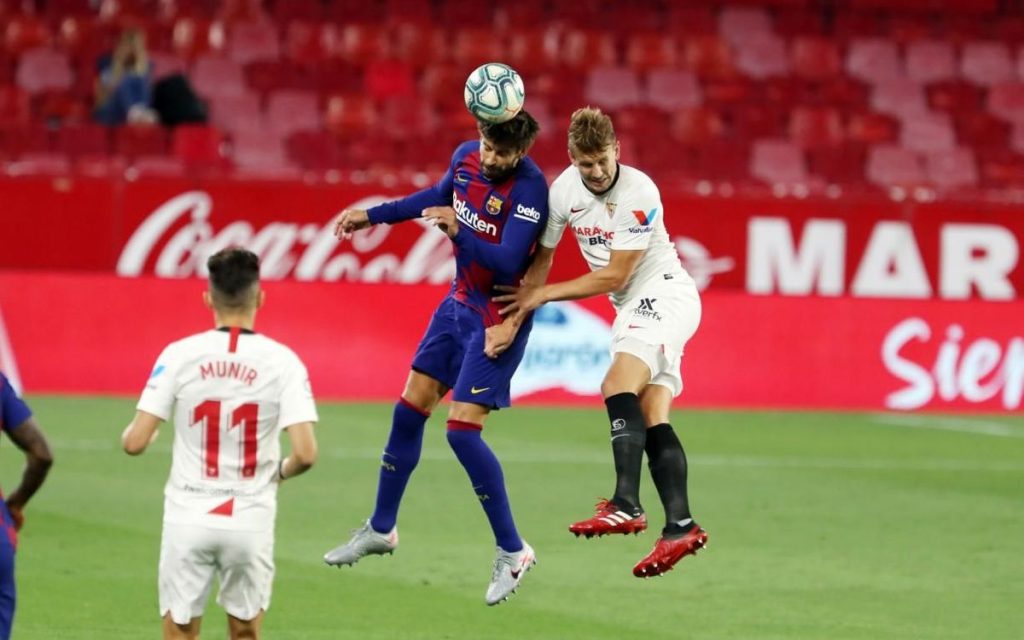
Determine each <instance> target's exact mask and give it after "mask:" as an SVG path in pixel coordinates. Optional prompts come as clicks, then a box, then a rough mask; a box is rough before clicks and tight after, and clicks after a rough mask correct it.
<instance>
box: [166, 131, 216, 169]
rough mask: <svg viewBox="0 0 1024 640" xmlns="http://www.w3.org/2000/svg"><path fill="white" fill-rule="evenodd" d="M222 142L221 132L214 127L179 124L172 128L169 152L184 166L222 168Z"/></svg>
mask: <svg viewBox="0 0 1024 640" xmlns="http://www.w3.org/2000/svg"><path fill="white" fill-rule="evenodd" d="M223 143H224V139H223V136H222V135H221V132H220V131H219V130H217V129H216V128H214V127H208V126H205V125H181V126H179V127H177V128H176V129H175V130H174V135H173V138H172V140H171V153H172V154H173V155H174V156H175V157H176V158H178V159H179V160H181V161H182V162H183V163H184V164H185V166H186V167H196V168H222V167H224V166H225V158H224V153H223V148H222V147H223Z"/></svg>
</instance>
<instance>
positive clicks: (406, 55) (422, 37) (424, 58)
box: [373, 14, 465, 80]
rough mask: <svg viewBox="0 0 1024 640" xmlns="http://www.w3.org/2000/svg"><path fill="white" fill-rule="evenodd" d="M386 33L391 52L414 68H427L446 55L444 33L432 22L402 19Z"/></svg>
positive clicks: (446, 43)
mask: <svg viewBox="0 0 1024 640" xmlns="http://www.w3.org/2000/svg"><path fill="white" fill-rule="evenodd" d="M392 15H394V14H392ZM373 28H374V29H378V27H373ZM386 35H387V36H388V38H389V41H390V46H391V49H392V53H393V54H394V55H395V56H396V57H397V58H398V59H400V60H402V61H404V62H406V63H408V64H410V65H412V66H413V67H414V68H416V69H424V70H429V69H430V67H432V66H433V65H435V64H437V63H439V62H440V61H442V60H444V59H445V58H446V57H447V52H448V48H449V46H448V41H447V38H446V34H445V32H443V31H442V30H441V29H440V28H438V27H436V26H435V25H433V24H430V23H426V24H423V23H417V22H412V21H408V20H404V21H402V22H398V23H397V24H395V25H393V26H392V27H391V28H390V29H388V32H387V34H386ZM463 80H465V78H463Z"/></svg>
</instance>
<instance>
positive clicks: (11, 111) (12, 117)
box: [0, 85, 32, 128]
mask: <svg viewBox="0 0 1024 640" xmlns="http://www.w3.org/2000/svg"><path fill="white" fill-rule="evenodd" d="M31 117H32V115H31V111H30V104H29V98H28V93H26V92H25V90H24V89H21V88H20V87H15V86H12V85H0V128H3V127H16V126H20V125H25V124H28V122H29V120H30V119H31Z"/></svg>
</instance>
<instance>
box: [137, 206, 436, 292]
mask: <svg viewBox="0 0 1024 640" xmlns="http://www.w3.org/2000/svg"><path fill="white" fill-rule="evenodd" d="M383 200H385V198H383V197H380V196H373V197H369V198H363V199H361V200H359V201H357V202H354V203H352V204H350V205H347V207H343V208H355V209H363V208H366V207H370V206H373V205H375V204H378V203H380V202H382V201H383ZM414 222H415V223H418V224H419V226H420V228H421V233H420V235H419V236H418V237H417V239H416V240H415V242H414V243H413V245H412V247H411V248H410V249H409V250H408V251H407V252H406V253H405V254H404V255H398V254H395V253H389V252H387V251H385V250H383V249H382V245H383V244H384V241H385V240H386V239H387V237H388V235H389V234H390V233H391V229H392V228H391V227H390V226H388V225H378V226H375V227H371V228H369V229H365V230H363V231H359V232H357V233H355V234H354V235H353V236H352V239H351V241H347V242H344V243H339V242H338V240H337V239H336V238H335V237H334V235H333V233H332V230H333V229H332V225H331V221H330V220H326V221H325V222H324V223H323V224H316V223H296V222H286V221H272V222H269V223H267V224H265V225H264V226H263V227H262V228H256V227H255V226H254V225H253V224H252V223H251V222H249V221H247V220H235V221H232V222H229V223H227V224H224V225H223V226H221V227H220V228H219V229H218V228H217V227H215V226H214V220H213V199H212V198H211V197H210V195H209V194H208V193H206V192H205V191H188V192H186V193H182V194H180V195H177V196H174V197H173V198H171V199H170V200H168V201H167V202H165V203H164V204H162V205H160V206H159V207H157V208H156V209H155V210H154V211H153V212H152V213H150V214H149V215H148V216H147V217H146V218H145V220H143V221H142V223H141V224H140V225H139V226H138V228H137V229H136V230H135V232H134V233H132V236H131V238H129V239H128V242H127V243H125V246H124V249H122V251H121V255H120V257H119V258H118V261H117V274H118V275H120V276H124V277H137V276H139V275H141V274H142V273H144V272H145V270H146V265H147V264H148V263H150V262H152V264H153V273H154V274H155V275H157V276H160V277H164V278H188V277H192V276H200V277H206V276H207V272H206V260H207V258H209V256H211V255H212V254H214V253H216V252H217V251H219V250H221V249H223V248H224V247H227V246H242V247H245V248H247V249H249V250H251V251H253V252H254V253H256V254H257V255H259V256H260V261H261V269H260V273H261V275H262V277H264V278H266V279H268V280H281V279H284V278H294V279H296V280H303V281H312V280H324V281H330V282H334V281H339V280H344V281H348V282H394V283H404V284H413V283H421V282H425V283H430V284H439V283H444V282H448V281H450V280H451V279H452V278H453V277H454V275H455V261H454V258H453V253H452V246H451V242H449V240H448V237H447V236H446V235H444V234H443V233H439V232H438V231H437V230H436V229H432V228H431V227H429V226H428V225H427V224H426V223H424V222H422V221H420V220H415V221H414ZM183 223H184V224H183ZM154 256H155V258H154Z"/></svg>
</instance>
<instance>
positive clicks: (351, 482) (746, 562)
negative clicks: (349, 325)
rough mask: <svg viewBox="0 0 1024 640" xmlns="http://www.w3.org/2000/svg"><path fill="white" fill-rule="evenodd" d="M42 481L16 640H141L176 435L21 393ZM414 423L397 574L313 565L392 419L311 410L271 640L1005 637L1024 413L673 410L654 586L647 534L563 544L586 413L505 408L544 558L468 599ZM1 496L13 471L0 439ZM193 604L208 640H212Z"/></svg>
mask: <svg viewBox="0 0 1024 640" xmlns="http://www.w3.org/2000/svg"><path fill="white" fill-rule="evenodd" d="M28 401H29V402H30V404H31V405H32V406H33V408H34V410H35V412H36V415H37V417H38V419H39V421H40V424H41V425H42V426H43V428H44V430H45V431H46V433H47V435H48V436H49V438H50V440H51V444H52V446H53V448H54V451H55V455H56V464H55V466H54V468H53V471H52V473H51V475H50V478H49V481H48V483H47V484H46V486H44V487H43V489H42V491H41V492H40V493H39V494H38V495H37V496H36V499H35V500H34V501H33V502H32V504H30V505H29V508H28V510H27V512H26V516H27V523H26V526H25V529H24V530H23V531H22V537H21V543H20V549H19V553H18V560H17V572H18V586H19V602H18V610H17V615H16V619H15V633H14V637H15V638H18V639H19V640H32V639H39V640H44V639H45V640H54V639H58V638H76V639H78V638H83V639H84V638H103V639H105V640H113V639H119V638H121V639H126V640H127V639H131V640H136V639H138V638H154V637H159V618H158V614H157V603H156V570H157V554H158V545H159V534H160V519H161V509H162V491H163V483H164V481H165V479H166V475H167V471H168V467H169V460H170V433H169V431H170V430H169V429H164V431H165V433H162V434H161V436H160V439H159V440H158V441H157V442H156V443H155V444H154V445H153V447H151V449H150V451H148V452H147V453H146V454H145V455H144V456H142V457H141V458H130V457H128V456H126V455H124V454H123V453H122V452H121V450H120V446H119V435H120V433H121V430H122V428H123V427H124V425H125V424H126V423H127V421H128V420H129V418H130V416H131V414H132V412H133V407H134V400H133V399H126V398H82V397H63V396H34V397H29V398H28ZM442 413H443V412H441V411H439V412H438V415H437V416H436V417H434V418H432V419H431V420H430V422H429V424H428V432H427V437H426V442H425V444H424V455H423V459H422V461H421V463H420V466H419V468H418V469H417V471H416V473H415V475H414V476H413V481H412V483H411V485H410V488H409V491H408V492H407V494H406V499H405V503H404V506H403V509H402V513H401V517H400V520H399V525H400V526H399V529H400V532H401V547H400V548H399V550H398V551H397V552H396V553H395V555H394V556H387V557H383V558H380V557H370V558H367V559H365V560H363V561H362V562H361V563H360V564H359V565H358V566H356V567H354V568H345V569H341V570H338V569H333V568H328V567H326V566H325V565H324V564H323V563H322V561H321V556H322V554H323V552H324V551H326V550H327V549H328V548H330V547H332V546H334V545H335V544H337V543H338V542H339V541H341V540H342V539H344V538H346V537H347V535H348V532H349V529H351V528H353V527H355V526H357V525H358V524H359V523H360V522H361V521H362V520H363V519H364V518H365V517H366V516H367V515H368V514H369V513H370V511H371V508H372V503H373V497H374V492H375V487H376V477H377V466H378V455H379V452H380V449H381V447H382V445H383V442H384V438H385V435H386V433H387V426H388V423H389V420H390V407H389V406H386V405H370V404H322V405H321V423H320V425H319V426H318V427H317V429H318V431H317V433H318V437H319V441H320V449H321V456H320V460H319V462H318V464H317V466H316V467H315V468H314V469H313V470H312V471H311V472H310V473H309V474H307V475H306V476H303V477H301V478H298V479H296V480H294V481H290V482H288V483H286V484H285V485H284V486H283V487H282V488H281V491H280V494H279V499H280V510H279V514H278V524H277V546H276V558H277V577H276V580H275V584H274V597H273V603H272V606H271V608H270V611H269V612H268V614H267V618H266V622H265V626H264V630H265V636H266V637H267V638H272V639H287V638H294V639H303V640H307V639H318V638H324V639H327V638H331V639H344V638H353V639H359V640H373V639H380V640H384V639H388V640H390V639H419V638H423V639H428V638H429V639H445V638H452V639H455V638H468V639H488V640H490V639H503V638H508V639H510V640H511V639H514V640H528V639H556V640H562V639H573V638H587V639H591V638H592V639H602V638H609V639H615V640H621V639H623V638H644V639H651V640H655V639H666V640H667V639H678V638H701V639H704V640H709V639H718V638H723V639H724V638H737V639H769V638H779V639H782V638H786V639H790V638H814V639H817V638H827V639H830V640H839V639H843V638H872V639H876V638H886V639H891V638H914V639H918V638H943V639H947V638H964V639H967V638H970V639H978V638H984V639H986V640H991V639H995V638H1007V639H1010V638H1021V637H1022V634H1024V631H1022V629H1024V613H1022V608H1024V418H1021V417H1020V416H1019V415H1017V416H1012V417H1007V416H1002V417H996V416H981V417H977V416H976V417H951V416H919V415H912V416H908V415H882V414H843V413H768V412H712V411H686V410H684V411H679V412H676V413H675V414H674V416H673V421H674V424H675V426H676V428H677V430H678V431H679V433H680V434H681V436H682V439H683V442H684V444H685V445H686V447H687V452H688V454H689V458H690V495H691V503H692V505H693V508H694V513H695V516H696V517H697V519H698V520H699V521H700V522H701V524H703V525H704V527H705V528H706V529H707V530H708V532H709V534H710V544H709V548H708V549H707V550H706V551H703V552H701V553H700V554H699V555H698V556H697V557H696V558H686V559H685V560H683V561H682V562H681V563H680V565H679V566H678V567H677V568H676V570H675V571H672V572H671V573H669V574H668V575H667V576H666V577H663V578H658V579H652V580H638V579H636V578H634V577H633V576H632V574H631V572H630V570H631V567H632V565H633V564H634V563H635V562H636V561H637V560H638V559H639V558H640V557H642V556H643V555H644V554H646V553H647V551H648V550H649V549H650V547H651V545H652V544H653V542H654V540H655V536H656V535H657V534H656V530H657V528H659V527H660V526H661V524H662V520H663V515H662V512H661V509H660V505H659V503H658V500H657V496H656V493H655V491H654V488H653V486H652V484H651V482H650V478H649V476H645V480H644V486H643V499H644V504H645V506H646V507H647V509H648V515H649V518H650V520H651V524H652V529H651V530H649V531H648V532H647V533H645V534H643V535H641V536H639V537H633V536H629V537H628V538H626V537H616V538H603V539H593V540H584V539H576V538H574V537H573V536H572V535H570V534H569V533H568V532H567V531H566V526H567V525H568V524H569V522H571V521H573V520H575V519H578V518H580V517H583V516H585V515H587V514H588V513H589V510H590V508H591V505H592V504H593V502H594V500H595V498H596V497H598V496H601V495H607V493H608V492H609V491H610V490H611V487H612V481H613V477H612V466H611V454H610V448H609V446H608V437H607V426H606V424H605V417H604V413H603V410H601V408H600V407H595V408H594V409H593V410H568V409H546V408H514V409H511V410H508V411H502V412H499V413H498V414H495V415H494V416H492V418H491V420H490V422H489V424H488V426H487V429H486V431H485V435H486V437H487V439H488V441H489V442H490V443H491V445H492V446H493V448H494V449H495V450H496V452H497V453H498V455H499V457H500V459H501V460H502V463H503V465H504V469H505V475H506V479H507V482H508V485H509V490H510V494H511V498H512V504H513V509H514V512H515V514H516V517H517V522H518V525H519V528H520V531H521V532H522V534H523V535H524V537H525V538H526V539H527V540H529V541H530V543H531V544H532V545H533V546H534V548H535V549H536V550H537V554H538V559H539V564H538V566H537V567H536V568H535V569H534V570H533V571H532V572H531V573H530V574H529V576H528V577H527V578H526V579H525V580H524V582H523V584H522V586H521V588H520V590H519V593H518V594H517V595H515V596H514V597H513V598H512V599H511V600H510V601H509V602H508V603H505V604H503V605H501V606H498V607H493V608H490V607H487V606H485V605H484V601H483V596H484V590H485V588H486V585H487V582H488V579H489V577H490V570H491V562H492V560H493V557H494V542H493V538H492V537H491V534H490V530H489V528H488V526H487V523H486V520H485V518H484V515H483V513H482V511H481V510H480V508H479V506H478V505H477V501H476V499H475V496H474V494H473V492H472V489H471V487H470V486H469V483H468V481H467V479H466V477H465V475H464V473H463V470H462V468H461V467H460V466H459V465H458V463H457V462H456V461H455V459H454V456H453V455H452V454H451V452H450V451H449V449H448V446H447V443H446V442H445V439H444V423H443V418H442V415H441V414H442ZM0 458H2V463H0V464H2V467H0V468H2V469H3V474H2V479H3V486H4V487H5V488H7V489H8V490H10V489H11V488H13V486H14V484H15V483H16V481H17V476H18V473H19V472H20V469H21V457H20V454H19V453H18V452H17V451H16V450H15V449H14V447H13V446H12V445H11V444H10V443H9V442H8V443H5V444H4V446H3V447H2V450H0ZM225 629H226V625H225V621H224V614H223V612H222V611H221V610H220V609H219V608H218V607H217V606H216V604H215V603H213V602H212V601H211V603H210V606H209V607H208V609H207V615H206V617H205V619H204V631H205V633H204V637H206V638H223V637H225V635H226V631H225Z"/></svg>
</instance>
